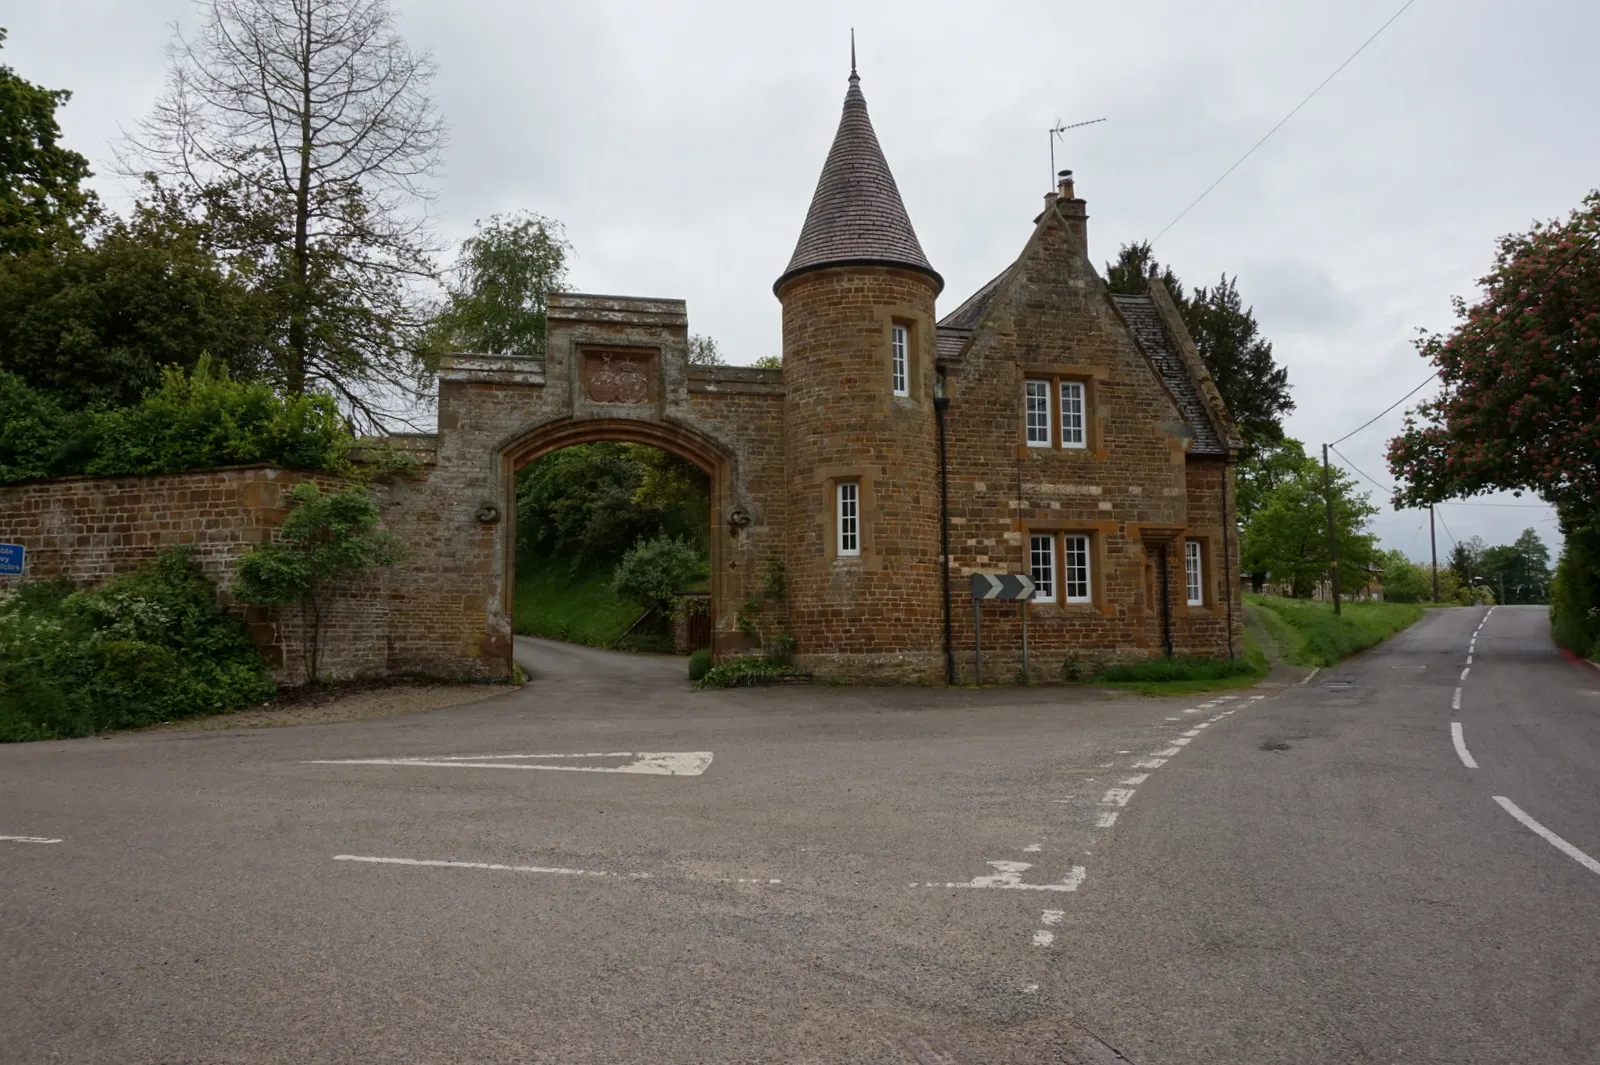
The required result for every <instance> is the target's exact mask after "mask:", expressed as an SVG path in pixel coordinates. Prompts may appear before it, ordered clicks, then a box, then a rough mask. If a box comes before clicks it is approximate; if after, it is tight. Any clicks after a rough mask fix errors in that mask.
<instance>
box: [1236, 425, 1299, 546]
mask: <svg viewBox="0 0 1600 1065" xmlns="http://www.w3.org/2000/svg"><path fill="white" fill-rule="evenodd" d="M1308 461H1314V460H1311V459H1309V458H1308V457H1307V455H1306V447H1305V445H1304V444H1302V443H1301V442H1300V441H1298V440H1295V439H1293V438H1291V437H1285V438H1284V439H1282V440H1276V441H1267V442H1265V443H1262V444H1261V445H1260V446H1258V447H1255V448H1252V449H1250V451H1249V452H1247V453H1246V454H1245V456H1244V458H1243V459H1242V460H1241V461H1240V462H1239V465H1238V466H1237V467H1235V471H1234V476H1235V484H1234V497H1235V505H1236V506H1237V507H1238V511H1239V521H1240V522H1241V523H1242V524H1245V525H1248V524H1249V523H1250V519H1251V518H1253V517H1254V516H1255V513H1256V511H1257V510H1258V509H1260V507H1261V504H1262V503H1263V502H1264V501H1265V500H1266V497H1267V496H1268V495H1270V494H1271V493H1272V490H1273V489H1275V488H1277V487H1278V485H1280V484H1282V483H1283V482H1284V481H1285V480H1288V479H1290V478H1293V477H1295V476H1297V475H1298V474H1299V472H1300V471H1301V470H1302V469H1304V468H1305V465H1306V463H1307V462H1308Z"/></svg>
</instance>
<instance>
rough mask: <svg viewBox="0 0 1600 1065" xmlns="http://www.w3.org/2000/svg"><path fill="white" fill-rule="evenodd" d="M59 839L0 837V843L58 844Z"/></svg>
mask: <svg viewBox="0 0 1600 1065" xmlns="http://www.w3.org/2000/svg"><path fill="white" fill-rule="evenodd" d="M60 842H61V841H60V840H59V839H48V838H46V837H44V836H0V843H60Z"/></svg>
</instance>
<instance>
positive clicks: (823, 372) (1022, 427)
mask: <svg viewBox="0 0 1600 1065" xmlns="http://www.w3.org/2000/svg"><path fill="white" fill-rule="evenodd" d="M1087 222H1088V214H1087V211H1086V206H1085V202H1084V201H1083V200H1082V199H1079V198H1078V197H1077V195H1076V193H1075V189H1074V183H1073V179H1072V176H1071V173H1070V172H1068V171H1063V172H1062V174H1061V180H1060V183H1059V185H1058V187H1057V188H1056V189H1053V190H1051V191H1050V193H1049V194H1048V195H1046V197H1045V200H1044V205H1043V210H1042V211H1040V212H1038V214H1037V217H1036V218H1035V219H1034V228H1033V232H1032V234H1031V236H1030V237H1029V238H1028V240H1027V242H1026V243H1025V244H1024V245H1023V247H1022V248H1021V250H1020V252H1019V254H1018V255H1017V257H1016V259H1015V260H1014V261H1013V262H1012V263H1011V264H1010V265H1008V266H1006V268H1005V269H1004V270H1003V271H1001V273H1000V274H999V275H998V276H997V277H995V278H994V279H993V280H992V281H990V282H989V283H988V284H987V285H985V286H983V288H981V289H980V290H979V291H978V292H976V293H974V294H972V295H971V296H969V297H968V298H967V299H966V300H964V301H963V302H961V303H959V304H957V305H956V307H955V309H954V310H952V311H950V312H949V313H947V314H945V315H944V316H943V317H940V316H939V315H938V312H937V310H936V303H937V301H938V299H939V297H940V296H941V294H942V290H943V287H944V281H943V279H942V278H941V276H940V274H939V273H938V271H936V270H935V269H934V267H933V266H932V264H931V263H930V262H929V261H928V259H927V256H926V255H925V254H924V252H923V249H922V246H921V243H920V242H919V241H918V239H917V235H916V232H915V230H914V229H913V227H912V224H911V220H910V218H909V217H908V215H907V213H906V210H905V206H904V204H903V202H902V201H901V198H900V193H899V190H898V188H897V186H896V184H895V180H894V176H893V174H892V173H891V171H890V169H889V166H888V163H887V161H886V160H885V158H884V155H883V152H882V150H881V148H880V146H879V144H878V140H877V136H876V134H875V132H874V130H873V127H872V123H871V120H870V119H869V117H868V114H867V105H866V99H865V97H864V96H863V94H862V92H861V85H860V78H859V76H858V75H857V73H856V71H855V70H854V69H852V70H851V72H850V78H849V85H848V90H847V92H846V95H845V101H844V108H843V114H842V116H841V120H840V123H839V127H838V132H837V134H836V135H835V138H834V141H833V145H832V147H831V149H830V150H829V152H828V154H827V158H826V161H825V163H824V165H823V168H822V174H821V177H820V178H819V180H818V182H817V187H816V192H815V194H814V196H813V198H812V202H811V205H810V209H809V211H808V212H807V214H806V218H805V222H804V224H803V226H802V227H801V231H800V236H799V240H798V241H797V243H796V246H795V249H794V254H793V255H792V257H791V258H790V260H789V263H788V265H787V266H786V267H785V268H784V270H783V271H782V273H781V274H780V275H779V276H778V278H777V280H776V282H775V284H774V285H773V291H774V293H775V295H776V297H777V299H778V301H779V303H780V304H781V305H782V312H783V335H782V336H783V357H782V369H781V370H767V369H754V368H744V367H726V366H717V367H700V366H692V365H690V363H689V360H688V315H687V310H686V308H685V305H684V303H683V302H682V301H681V300H671V299H652V298H638V297H624V296H600V295H585V294H575V293H562V294H558V295H555V296H552V297H551V299H550V304H549V314H548V327H547V338H546V339H547V342H546V354H545V358H544V359H543V360H533V359H530V358H524V357H518V356H512V355H500V354H462V355H456V356H453V357H450V358H447V359H446V360H444V363H443V366H442V369H441V372H440V375H439V393H438V427H437V431H436V432H435V433H432V434H426V435H408V436H397V437H390V438H387V442H388V443H390V444H391V445H395V446H399V447H402V448H404V449H405V450H406V451H408V452H409V453H410V454H411V455H412V456H413V457H415V458H416V459H417V461H418V468H419V472H418V474H417V475H416V476H415V477H403V478H395V479H393V480H391V481H390V482H388V483H386V484H385V485H384V487H383V488H382V489H381V491H380V494H379V499H380V504H381V506H382V510H383V516H384V521H385V524H386V525H387V526H388V527H389V528H390V529H391V530H392V531H393V532H394V533H395V534H396V535H397V536H398V537H399V538H400V539H401V540H402V541H403V542H404V543H405V545H406V554H405V558H404V559H403V560H402V561H401V562H400V563H399V564H397V565H396V566H395V567H394V568H393V569H391V570H389V571H387V572H385V573H383V574H382V575H381V576H380V577H378V578H376V579H375V580H374V581H373V582H372V584H371V587H367V588H363V589H361V590H360V593H359V595H355V594H353V595H352V601H351V602H350V603H349V604H347V606H346V608H344V612H345V614H346V615H348V616H349V619H348V623H347V625H346V627H345V628H343V629H341V630H339V631H336V632H335V633H333V637H332V639H333V641H334V642H335V643H338V642H340V641H345V640H359V641H362V642H363V644H364V646H363V647H362V648H361V649H360V650H359V652H358V651H357V650H356V649H354V648H346V649H344V650H343V651H340V650H339V649H337V648H330V652H331V654H330V658H331V659H332V660H333V661H335V662H345V663H350V665H349V666H348V668H346V669H345V670H344V673H345V674H346V675H350V676H355V675H375V674H385V673H391V674H392V673H413V674H431V675H435V676H444V677H454V678H473V679H491V678H501V677H505V676H508V675H509V674H510V673H511V669H512V665H511V621H510V619H511V616H512V595H513V587H514V581H513V569H512V567H513V554H514V550H515V544H516V530H515V515H516V506H515V489H516V473H517V471H518V470H519V469H520V468H521V467H522V466H524V465H526V464H527V463H528V462H530V461H532V460H534V459H536V458H539V457H540V456H542V455H545V454H549V453H550V452H552V451H555V450H558V449H559V448H562V447H566V446H569V445H572V444H578V443H586V442H591V441H600V440H620V441H631V442H636V443H641V444H651V445H654V446H657V447H661V448H664V449H666V450H668V451H671V452H673V453H675V454H678V455H681V456H683V457H684V458H686V459H689V460H690V461H692V462H694V463H696V464H697V465H699V466H700V467H701V468H702V469H703V470H705V472H706V474H707V476H708V478H709V481H710V486H711V500H712V503H711V513H710V515H709V516H708V520H709V522H710V525H711V538H710V539H711V562H712V578H711V583H710V593H709V602H710V611H711V614H712V627H713V637H712V642H713V652H714V654H715V656H716V657H717V658H719V659H724V658H727V657H730V656H733V655H737V654H742V653H746V652H750V651H754V650H756V649H758V648H759V647H760V646H762V644H763V643H766V642H768V641H771V640H772V639H773V638H775V637H778V636H788V637H791V638H792V639H793V647H794V660H795V663H796V665H798V666H799V667H801V668H802V669H806V670H809V671H811V672H813V673H814V674H816V675H817V676H819V677H829V678H838V679H842V680H856V681H869V682H905V683H938V682H941V681H943V680H945V679H946V678H947V677H949V678H951V679H954V680H957V681H961V680H968V679H970V678H971V676H972V672H973V660H974V633H975V629H974V618H973V603H972V599H971V596H970V589H971V586H972V579H971V578H972V574H973V573H974V572H986V573H1024V574H1030V575H1031V576H1032V577H1033V579H1034V581H1035V583H1036V584H1037V585H1038V591H1037V598H1036V600H1035V601H1034V602H1032V603H1031V604H1029V605H1027V606H1026V607H1023V606H1022V605H1020V604H1018V603H1015V602H1008V601H991V602H987V603H985V604H984V605H983V606H982V607H981V609H982V610H983V612H984V613H983V618H982V636H983V658H984V663H983V664H984V672H985V675H986V676H988V677H990V678H994V677H1009V676H1011V675H1014V674H1015V672H1016V668H1017V667H1018V666H1019V665H1020V660H1021V621H1022V611H1023V610H1024V609H1026V610H1027V611H1028V638H1029V644H1030V652H1031V659H1032V662H1033V669H1034V675H1035V676H1040V675H1050V674H1051V673H1052V672H1054V671H1055V670H1057V669H1059V668H1060V666H1061V665H1062V663H1063V662H1066V661H1069V660H1073V661H1079V662H1082V663H1084V664H1085V665H1087V664H1089V663H1091V662H1096V661H1104V660H1107V659H1129V658H1146V657H1151V656H1155V655H1161V654H1167V653H1176V654H1202V655H1214V656H1231V655H1236V654H1238V653H1241V652H1242V648H1243V643H1242V637H1243V621H1242V611H1241V604H1240V585H1239V565H1238V536H1237V528H1236V522H1235V519H1234V514H1235V511H1234V465H1235V463H1236V461H1237V459H1238V455H1239V449H1240V440H1239V436H1238V433H1237V431H1236V430H1235V428H1234V426H1233V423H1232V421H1231V419H1230V417H1229V415H1228V412H1227V410H1226V409H1225V407H1224V405H1223V403H1222V400H1221V397H1220V395H1219V393H1218V392H1217V389H1216V387H1215V385H1214V383H1213V382H1212V381H1211V379H1210V377H1209V375H1208V374H1207V373H1206V371H1205V368H1204V365H1203V364H1202V363H1201V361H1200V358H1199V356H1198V354H1197V353H1196V351H1195V348H1194V344H1193V341H1192V340H1191V338H1190V337H1189V335H1188V333H1187V332H1186V330H1185V329H1184V326H1183V323H1182V321H1181V320H1180V319H1179V317H1178V314H1177V311H1176V308H1175V307H1174V305H1173V303H1172V300H1171V299H1170V297H1169V296H1168V294H1167V293H1166V292H1165V290H1163V289H1162V287H1161V285H1160V283H1159V282H1152V283H1151V289H1150V291H1149V293H1148V294H1147V295H1141V296H1125V295H1113V294H1111V293H1110V292H1109V291H1108V290H1107V288H1106V285H1105V283H1104V281H1103V280H1102V279H1101V278H1100V277H1099V276H1098V275H1097V274H1096V272H1095V269H1094V266H1093V265H1092V263H1091V262H1090V259H1089V251H1088V240H1087ZM941 422H942V426H941ZM941 427H942V430H943V432H942V434H941ZM941 436H942V445H943V446H942V447H941ZM187 476H200V475H180V477H187ZM259 480H260V478H259V477H252V476H245V475H210V476H209V479H208V480H207V484H206V487H207V493H199V494H193V497H194V498H195V499H197V500H201V501H202V502H201V503H196V504H195V505H197V506H199V505H203V506H204V507H207V508H210V511H214V512H216V513H218V514H221V513H224V512H230V511H229V508H230V507H232V506H233V504H232V503H231V502H229V501H228V499H224V497H225V496H227V493H228V492H230V491H234V490H235V488H236V487H237V488H238V490H239V491H244V490H245V487H248V486H251V485H255V484H256V483H257V482H258V481H259ZM169 482H170V483H169ZM42 487H43V486H42V485H33V486H18V487H14V488H7V489H0V540H8V541H9V540H15V541H16V542H21V543H24V544H26V545H28V546H29V550H30V552H36V553H37V552H41V551H43V552H46V553H49V552H52V551H53V552H54V553H53V554H49V557H50V558H51V559H52V560H53V569H54V572H57V573H60V574H63V575H68V576H72V577H74V578H76V579H80V580H81V579H88V578H89V577H91V576H104V575H107V574H108V573H110V572H114V571H120V570H125V569H128V568H132V566H133V565H136V564H137V563H138V562H139V561H143V560H144V559H145V558H147V557H148V555H149V553H150V549H151V546H152V544H154V543H157V542H161V543H165V542H169V541H178V542H182V541H184V540H185V535H184V534H183V533H182V531H181V530H182V529H184V528H186V526H185V525H184V522H185V516H184V507H185V506H186V505H188V504H187V503H186V502H185V500H187V499H188V498H190V494H186V493H185V492H184V491H181V490H180V488H181V486H180V485H179V484H178V483H177V482H175V481H172V480H171V479H170V478H169V479H166V480H164V481H162V482H161V485H160V487H159V491H160V492H161V493H162V498H163V499H165V500H167V502H166V503H164V507H165V508H166V510H165V513H164V514H163V517H162V529H160V530H157V531H156V532H155V534H154V535H153V536H149V535H141V534H139V533H137V532H130V533H129V537H130V539H129V544H128V550H127V551H123V550H122V549H121V548H119V547H118V546H117V544H116V543H110V541H106V542H104V543H102V542H101V540H93V543H94V544H95V545H97V546H95V547H94V550H93V552H92V558H91V556H90V554H84V555H83V556H82V557H83V559H84V560H85V561H84V565H83V566H78V565H77V564H76V563H75V561H74V560H75V559H76V558H77V557H78V552H79V551H82V550H87V545H89V544H90V541H91V539H93V537H94V536H95V535H96V534H95V533H86V532H83V531H82V530H84V529H95V528H99V526H98V525H96V523H95V521H94V517H93V514H92V513H90V512H89V511H83V510H82V508H84V507H90V508H92V507H93V505H94V504H93V502H92V501H93V500H94V499H97V498H100V496H102V495H103V494H104V493H103V492H101V493H99V494H98V495H97V494H96V492H95V491H90V490H88V489H87V488H86V487H83V488H75V489H73V490H71V491H60V492H55V493H45V494H41V492H40V489H41V488H42ZM119 490H120V491H124V492H127V493H132V494H137V493H138V491H139V490H138V489H136V488H135V487H132V486H128V487H125V488H122V489H119ZM250 490H252V491H254V490H256V489H255V488H251V489H250ZM229 498H231V497H229ZM54 500H59V502H56V501H54ZM14 507H15V508H16V509H13V508H14ZM74 507H76V508H79V509H78V510H74V509H72V508H74ZM62 508H66V509H65V510H62ZM235 509H237V508H235ZM58 510H59V511H61V512H60V513H57V511H58ZM80 511H82V512H80ZM24 513H26V515H27V519H26V521H20V520H19V522H12V521H11V520H10V518H11V517H14V516H19V515H22V514H24ZM251 513H252V518H251V520H252V521H253V522H255V521H258V518H257V517H255V516H254V514H255V512H254V511H252V512H251ZM274 513H279V514H280V516H279V517H278V518H277V519H276V520H281V512H274ZM207 520H208V521H209V520H210V519H207ZM219 520H220V519H219ZM100 524H101V525H103V524H104V523H103V522H102V523H100ZM122 524H125V525H128V526H129V528H130V529H131V528H132V527H133V525H134V524H137V522H132V523H130V522H123V523H122ZM201 524H205V523H204V522H202V523H201ZM223 524H226V522H225V521H224V522H223ZM12 525H17V526H18V529H17V532H16V534H15V535H9V534H8V532H7V530H8V528H9V527H10V526H12ZM215 525H216V523H215V522H212V523H211V524H209V525H206V526H205V527H206V528H208V529H214V528H215ZM118 528H121V525H119V526H118ZM53 529H72V530H79V531H78V532H77V533H74V534H73V535H74V536H76V537H77V539H76V540H71V538H70V537H67V538H63V537H62V536H55V534H54V533H52V532H51V530H53ZM102 531H104V530H102ZM268 532H269V530H267V529H260V530H255V529H252V531H251V532H249V533H248V534H245V535H239V536H231V535H221V534H218V533H215V532H208V533H205V534H204V536H205V537H209V539H207V541H206V542H207V543H208V544H209V545H210V546H209V547H208V548H207V550H208V551H210V552H211V554H210V555H208V556H207V557H208V558H211V559H212V563H211V566H212V568H213V569H214V571H215V572H217V573H218V574H219V575H220V576H223V577H226V574H227V571H228V570H229V569H230V568H231V560H232V559H233V558H234V557H236V555H237V553H238V551H239V550H243V548H244V547H245V546H248V544H249V543H250V542H254V541H257V540H259V539H260V538H261V536H262V535H266V534H267V533H268ZM197 535H198V534H197ZM30 537H31V539H30ZM52 537H54V538H52ZM135 537H138V541H137V549H136V550H135V541H134V538H135ZM112 539H113V540H114V539H115V537H113V538H112ZM69 540H71V542H69ZM946 540H947V541H948V544H949V548H948V556H947V557H946V555H945V554H943V553H942V549H941V544H942V543H943V542H945V541H946ZM118 542H119V543H120V541H118ZM108 544H109V545H110V546H107V545H108ZM234 544H237V545H239V546H238V548H237V550H236V549H235V548H234V546H233V545H234ZM41 557H42V556H41ZM86 567H87V568H86ZM80 569H84V570H85V572H82V573H80V572H78V570H80ZM88 569H92V570H93V573H89V572H88ZM777 571H781V572H782V574H783V580H782V582H781V584H782V586H783V588H784V594H783V595H782V596H781V597H779V598H776V599H775V598H773V596H772V595H771V593H770V589H771V588H772V586H773V584H774V582H773V581H772V580H771V577H772V575H773V574H774V573H775V572H777ZM754 604H759V605H760V609H759V610H757V609H754V607H753V605H754ZM362 618H365V623H360V622H361V619H362ZM947 633H948V636H947ZM263 639H264V642H267V643H274V642H275V643H277V644H278V645H280V651H281V649H282V647H283V646H285V645H286V642H287V641H286V639H278V638H277V637H275V636H270V635H269V636H267V637H264V638H263ZM282 658H283V656H282V655H281V654H280V655H279V659H280V660H282Z"/></svg>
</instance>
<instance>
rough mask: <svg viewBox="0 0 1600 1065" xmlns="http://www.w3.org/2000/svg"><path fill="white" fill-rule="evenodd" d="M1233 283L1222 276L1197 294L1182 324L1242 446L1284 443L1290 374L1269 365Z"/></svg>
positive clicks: (1268, 352)
mask: <svg viewBox="0 0 1600 1065" xmlns="http://www.w3.org/2000/svg"><path fill="white" fill-rule="evenodd" d="M1237 280H1238V279H1237V278H1230V277H1228V275H1227V274H1223V275H1222V277H1221V279H1220V280H1218V282H1217V283H1216V285H1214V286H1212V287H1211V288H1197V289H1195V290H1194V295H1193V298H1192V299H1190V301H1189V303H1188V310H1187V312H1186V313H1185V316H1184V324H1185V325H1186V326H1188V328H1189V335H1190V336H1192V337H1193V338H1194V345H1195V347H1196V348H1197V349H1199V352H1200V357H1201V358H1202V359H1204V360H1205V364H1206V369H1208V370H1210V371H1211V377H1212V379H1213V380H1214V381H1216V383H1217V390H1218V391H1220V392H1221V393H1222V398H1223V399H1224V400H1225V401H1226V402H1227V404H1228V412H1229V413H1230V414H1232V415H1233V420H1234V422H1235V423H1236V424H1237V425H1238V426H1239V432H1240V434H1241V435H1242V436H1243V437H1244V439H1245V443H1247V444H1258V443H1262V442H1265V441H1275V440H1279V439H1282V437H1283V416H1284V415H1286V414H1288V413H1289V412H1290V411H1292V410H1294V400H1293V399H1291V398H1290V397H1289V371H1288V370H1287V369H1286V368H1285V367H1282V366H1279V365H1278V363H1277V362H1276V361H1275V360H1274V359H1273V357H1272V343H1271V342H1270V341H1269V340H1267V339H1266V338H1265V337H1263V336H1261V330H1260V327H1259V326H1258V325H1257V324H1256V316H1255V309H1254V308H1250V307H1245V306H1244V303H1243V301H1242V300H1241V299H1240V297H1239V289H1238V286H1237V284H1236V282H1237Z"/></svg>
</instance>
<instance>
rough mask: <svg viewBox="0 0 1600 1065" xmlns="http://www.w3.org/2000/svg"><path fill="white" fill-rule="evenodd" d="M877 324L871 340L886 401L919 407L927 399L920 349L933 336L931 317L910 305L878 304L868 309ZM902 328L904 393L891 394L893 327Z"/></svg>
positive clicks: (892, 392) (924, 363)
mask: <svg viewBox="0 0 1600 1065" xmlns="http://www.w3.org/2000/svg"><path fill="white" fill-rule="evenodd" d="M872 316H873V318H874V319H875V320H876V321H877V323H878V337H877V340H876V342H875V343H874V345H873V346H874V349H875V352H876V356H877V362H878V364H879V366H880V367H881V370H880V373H881V375H882V376H881V378H880V379H881V380H882V381H883V383H884V394H885V397H886V398H887V399H888V401H889V402H890V403H892V404H894V405H895V406H897V407H902V408H903V407H905V406H907V405H911V406H917V407H920V406H922V405H923V403H924V402H925V401H926V400H927V398H928V395H927V393H928V388H927V386H926V385H925V384H924V383H923V373H922V370H923V367H924V366H925V365H926V363H927V359H926V358H925V353H924V352H923V350H922V349H923V348H924V347H925V346H927V343H928V338H930V337H932V336H933V335H934V332H933V319H931V318H929V317H928V316H927V315H926V314H919V313H918V312H917V311H916V309H915V308H912V307H887V306H880V307H874V308H873V309H872ZM895 326H900V327H901V328H903V329H904V330H905V331H906V393H907V394H906V395H903V396H897V395H895V394H894V340H893V337H894V327H895Z"/></svg>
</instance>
